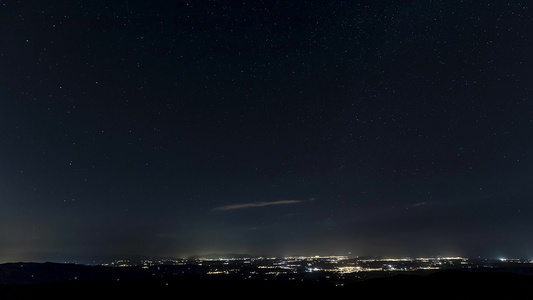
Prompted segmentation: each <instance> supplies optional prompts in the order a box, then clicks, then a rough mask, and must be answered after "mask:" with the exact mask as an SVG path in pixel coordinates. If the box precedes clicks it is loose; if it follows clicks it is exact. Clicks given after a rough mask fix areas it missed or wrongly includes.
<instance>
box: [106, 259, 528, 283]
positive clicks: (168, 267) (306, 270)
mask: <svg viewBox="0 0 533 300" xmlns="http://www.w3.org/2000/svg"><path fill="white" fill-rule="evenodd" d="M101 265H102V266H110V267H137V268H142V269H150V270H154V275H155V274H156V273H157V274H159V275H161V276H168V275H182V274H184V275H185V274H198V275H233V276H238V277H242V278H245V279H258V278H262V279H265V280H268V279H270V278H279V279H286V280H302V281H303V280H308V279H314V280H315V279H316V280H318V279H324V280H329V281H333V280H338V281H339V282H338V283H337V284H339V285H342V282H341V281H342V280H348V279H350V280H354V279H355V280H357V279H370V278H374V277H383V276H387V275H394V274H398V273H402V272H415V273H424V272H432V271H435V270H445V269H454V270H482V269H487V270H497V269H501V270H512V271H513V272H517V271H520V270H522V269H523V270H526V271H525V272H524V273H528V274H531V272H532V270H533V261H532V260H529V259H518V258H513V259H506V258H490V259H487V258H468V257H440V256H438V257H416V258H410V257H403V258H382V257H348V256H290V257H228V256H222V255H221V256H220V257H216V256H209V257H195V258H188V259H140V260H130V259H117V260H115V261H112V262H110V263H104V264H101ZM167 272H171V273H170V274H169V273H167Z"/></svg>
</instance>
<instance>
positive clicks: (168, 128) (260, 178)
mask: <svg viewBox="0 0 533 300" xmlns="http://www.w3.org/2000/svg"><path fill="white" fill-rule="evenodd" d="M482 2H483V1H472V2H470V1H447V0H440V1H268V0H264V1H246V0H245V1H162V0H161V1H159V0H157V1H140V0H129V1H81V0H78V1H9V0H8V1H2V2H0V28H1V39H0V262H5V261H20V260H38V259H46V260H61V259H63V258H65V257H89V258H95V259H96V258H98V257H103V256H109V255H118V256H121V255H153V256H174V257H180V256H188V255H192V254H203V253H228V252H230V253H249V254H253V255H259V254H273V255H293V254H298V255H299V254H302V255H308V254H310V255H311V254H313V255H314V254H348V253H352V255H389V256H400V255H413V256H414V255H491V256H495V255H498V256H500V255H503V256H519V257H525V258H533V238H532V235H531V232H532V230H533V218H532V213H533V198H532V197H533V156H532V155H533V148H532V147H533V99H532V95H533V91H532V89H533V64H532V53H533V34H532V33H533V28H532V27H531V25H532V18H531V8H530V7H529V4H528V3H527V2H524V1H508V2H506V1H486V3H482Z"/></svg>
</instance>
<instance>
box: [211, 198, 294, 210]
mask: <svg viewBox="0 0 533 300" xmlns="http://www.w3.org/2000/svg"><path fill="white" fill-rule="evenodd" d="M300 202H303V200H280V201H270V202H250V203H241V204H230V205H224V206H219V207H215V208H214V209H213V210H233V209H242V208H249V207H262V206H269V205H282V204H295V203H300Z"/></svg>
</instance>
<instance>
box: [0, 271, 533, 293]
mask: <svg viewBox="0 0 533 300" xmlns="http://www.w3.org/2000/svg"><path fill="white" fill-rule="evenodd" d="M157 271H161V270H160V269H159V270H158V269H141V268H113V267H102V266H83V265H70V264H52V263H45V264H4V265H0V299H38V298H42V297H53V299H94V298H102V297H103V298H104V299H115V298H116V299H143V298H144V299H185V298H189V299H190V298H191V297H194V298H201V299H204V298H207V297H209V298H212V297H217V298H218V297H223V298H226V297H229V298H230V299H258V298H259V299H290V298H293V299H306V298H307V299H321V298H327V299H332V297H348V298H350V299H362V298H363V297H372V298H374V299H382V298H389V297H401V298H402V299H413V298H414V299H435V298H437V299H443V297H446V298H447V297H449V298H453V299H466V298H470V299H471V298H474V299H479V298H480V297H485V296H490V297H491V298H506V299H508V298H511V297H512V298H514V297H520V298H521V299H531V298H532V296H531V295H533V294H532V293H531V291H532V290H533V276H531V275H524V274H518V273H510V272H494V271H487V270H484V271H480V270H477V271H462V270H443V271H437V272H434V273H430V274H427V275H415V274H412V273H404V274H400V275H394V276H388V277H381V278H373V279H368V280H355V279H347V280H345V281H342V282H339V281H336V280H288V279H287V278H260V277H257V278H251V279H248V278H246V277H237V276H226V275H220V276H219V275H216V276H215V275H202V274H194V273H190V274H185V275H182V274H166V275H162V274H163V273H161V272H160V273H158V272H157ZM50 299H51V298H50Z"/></svg>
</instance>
